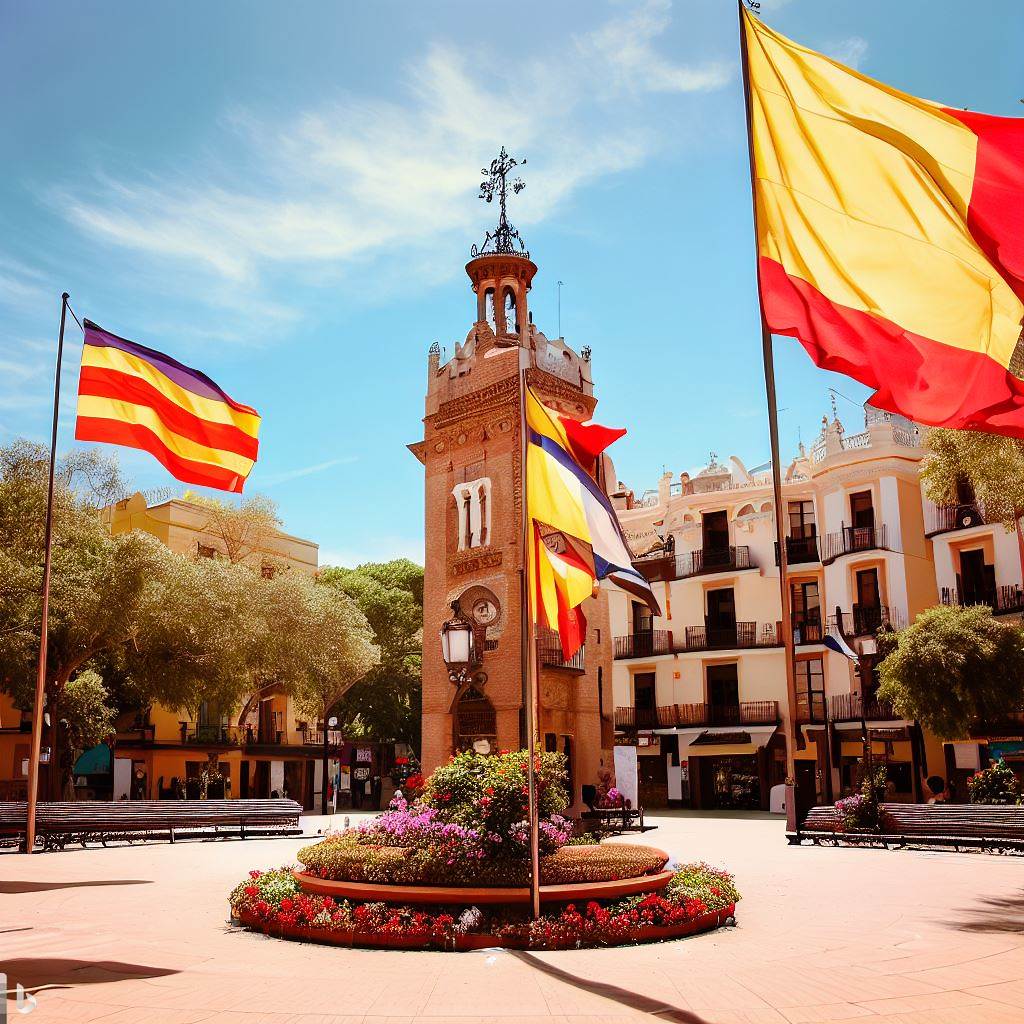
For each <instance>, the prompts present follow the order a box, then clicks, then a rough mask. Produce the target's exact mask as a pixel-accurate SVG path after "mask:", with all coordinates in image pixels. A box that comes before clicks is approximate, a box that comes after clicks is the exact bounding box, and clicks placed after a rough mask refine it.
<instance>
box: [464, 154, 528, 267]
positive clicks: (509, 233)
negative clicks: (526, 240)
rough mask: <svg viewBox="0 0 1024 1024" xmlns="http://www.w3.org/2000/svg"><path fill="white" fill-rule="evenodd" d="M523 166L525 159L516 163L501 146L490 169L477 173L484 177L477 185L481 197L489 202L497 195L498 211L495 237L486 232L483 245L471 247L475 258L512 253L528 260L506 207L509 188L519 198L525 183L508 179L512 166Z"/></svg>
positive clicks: (485, 168) (519, 179)
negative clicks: (509, 219) (484, 255)
mask: <svg viewBox="0 0 1024 1024" xmlns="http://www.w3.org/2000/svg"><path fill="white" fill-rule="evenodd" d="M525 163H526V160H525V159H523V160H516V159H515V158H514V157H511V156H509V155H508V153H507V152H506V151H505V147H504V146H502V147H501V152H500V153H499V154H498V156H497V157H496V158H495V159H494V160H492V161H491V166H490V167H489V168H487V167H483V168H481V170H480V173H481V174H483V175H486V177H485V178H484V180H483V181H481V182H480V198H481V199H484V200H486V201H487V202H488V203H490V202H493V201H494V197H495V196H497V197H498V203H499V205H500V207H501V210H500V215H499V217H498V226H497V227H496V228H495V229H494V234H491V232H490V231H488V232H487V234H486V236H485V237H484V244H483V245H481V246H480V247H479V248H477V246H475V245H474V246H473V249H472V254H473V255H474V256H480V255H482V254H483V253H487V252H495V253H514V254H516V255H521V256H527V257H528V256H529V255H530V254H529V253H528V252H527V251H526V246H525V245H524V244H523V240H522V238H521V237H520V236H519V232H518V231H517V230H516V229H515V227H513V226H512V225H511V224H510V223H509V222H508V213H507V208H506V202H507V199H508V193H509V189H511V190H512V192H513V193H514V194H515V195H518V194H519V193H520V192H522V191H523V189H524V188H526V182H525V181H523V179H522V178H518V177H517V178H513V179H512V180H509V172H510V171H511V170H512V168H513V167H518V166H519V165H520V164H525ZM517 246H518V248H517Z"/></svg>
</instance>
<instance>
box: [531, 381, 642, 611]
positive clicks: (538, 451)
mask: <svg viewBox="0 0 1024 1024" xmlns="http://www.w3.org/2000/svg"><path fill="white" fill-rule="evenodd" d="M526 422H527V432H528V436H527V442H528V443H527V451H526V466H527V472H526V502H527V509H528V514H529V515H530V517H531V518H532V519H534V520H535V521H536V522H540V523H544V524H545V525H547V526H549V527H551V529H553V530H558V531H560V532H561V533H563V534H565V535H566V536H567V537H571V538H576V539H577V540H579V541H582V542H583V543H584V544H589V545H590V547H591V549H592V551H593V559H594V569H595V574H596V576H597V578H598V579H599V580H602V579H610V580H611V581H612V582H613V583H615V584H617V585H618V586H620V587H621V588H622V589H623V590H626V591H628V592H629V593H631V594H633V595H634V596H636V597H639V598H640V599H641V600H643V601H644V602H645V603H646V604H647V605H648V606H649V607H650V608H651V610H652V611H653V612H654V614H656V615H657V614H659V607H658V601H657V599H656V598H655V596H654V591H653V590H652V589H651V585H650V583H648V582H647V580H646V579H645V578H644V576H643V575H642V574H641V573H639V572H637V571H636V569H634V568H633V557H632V555H631V553H630V550H629V546H628V545H627V544H626V540H625V538H624V537H623V535H622V529H621V527H620V526H619V520H618V517H617V516H616V515H615V510H614V509H613V508H612V505H611V502H610V501H609V500H608V496H607V495H606V494H605V493H604V491H603V490H602V489H601V488H600V487H599V486H598V484H597V482H596V481H595V480H594V478H593V476H591V475H590V473H588V472H587V471H586V470H585V469H584V468H583V467H582V466H581V465H580V463H579V462H578V461H577V459H576V458H575V457H574V456H573V455H572V454H571V450H572V449H574V448H575V447H576V445H577V444H578V443H579V442H578V441H575V442H573V443H570V440H569V438H568V436H567V433H566V427H565V418H563V417H560V416H559V415H558V413H556V412H555V411H554V410H553V409H549V408H548V407H547V406H545V405H544V404H543V403H541V402H540V401H539V400H538V398H537V396H536V395H535V394H534V393H533V392H532V391H531V390H530V389H529V388H527V391H526ZM579 426H580V427H581V428H582V429H583V431H588V430H589V431H592V430H593V428H592V427H590V426H588V425H585V424H580V425H579ZM573 429H574V428H572V427H570V428H569V430H573ZM597 430H600V431H604V433H603V434H601V435H598V434H597V433H596V432H591V433H589V434H588V448H589V452H590V457H591V458H592V459H593V458H596V457H597V455H600V453H601V451H603V448H604V446H605V445H607V443H609V442H610V441H611V440H614V437H615V436H621V432H619V431H611V430H608V428H605V427H598V428H597ZM576 436H577V438H578V437H579V436H580V434H579V433H577V435H576ZM597 438H600V439H601V440H604V439H605V438H607V439H608V440H606V441H605V443H604V445H600V447H598V445H597V444H594V443H593V441H594V439H597ZM594 448H597V449H598V450H597V451H594V450H593V449H594Z"/></svg>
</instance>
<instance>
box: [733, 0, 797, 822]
mask: <svg viewBox="0 0 1024 1024" xmlns="http://www.w3.org/2000/svg"><path fill="white" fill-rule="evenodd" d="M736 7H737V13H738V16H739V30H740V66H741V74H742V77H743V110H744V113H745V115H746V124H747V159H748V163H749V167H750V201H751V208H752V212H753V218H754V253H755V258H756V255H757V251H758V249H757V194H756V191H755V180H754V133H753V130H752V127H751V123H750V102H751V101H750V68H749V64H748V60H747V36H746V32H745V30H744V26H743V0H737V5H736ZM755 266H756V267H757V285H758V287H757V308H758V313H759V314H760V319H761V354H762V359H763V362H764V388H765V398H766V400H767V404H768V432H769V435H770V438H771V458H772V497H773V506H774V510H775V512H774V516H775V543H776V546H777V548H778V551H779V596H780V598H781V602H782V645H783V649H784V653H785V658H786V703H787V705H788V706H787V709H786V719H785V722H784V733H785V737H786V827H787V828H788V829H789V830H790V831H794V830H795V829H796V827H797V816H796V811H797V808H796V756H795V755H796V719H795V715H796V658H795V651H794V646H793V616H792V612H791V610H790V593H789V557H788V552H787V551H786V530H785V522H784V520H783V518H782V465H781V460H780V456H779V410H778V402H777V399H776V393H775V356H774V352H773V351H772V334H771V331H770V330H769V328H768V321H767V320H766V319H765V315H764V303H763V302H762V301H761V272H760V264H759V261H757V262H756V263H755Z"/></svg>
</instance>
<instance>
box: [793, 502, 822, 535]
mask: <svg viewBox="0 0 1024 1024" xmlns="http://www.w3.org/2000/svg"><path fill="white" fill-rule="evenodd" d="M817 532H818V527H817V525H816V524H815V522H814V502H813V501H791V502H790V503H789V535H790V537H792V538H793V540H809V539H810V538H812V537H814V536H816V534H817Z"/></svg>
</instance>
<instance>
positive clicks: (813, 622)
mask: <svg viewBox="0 0 1024 1024" xmlns="http://www.w3.org/2000/svg"><path fill="white" fill-rule="evenodd" d="M824 637H825V629H824V627H823V626H822V624H821V618H820V617H818V616H810V617H808V618H799V617H796V616H794V618H793V643H795V644H798V645H799V644H820V643H822V642H823V640H824Z"/></svg>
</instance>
